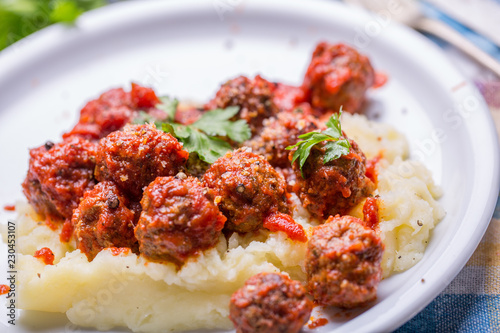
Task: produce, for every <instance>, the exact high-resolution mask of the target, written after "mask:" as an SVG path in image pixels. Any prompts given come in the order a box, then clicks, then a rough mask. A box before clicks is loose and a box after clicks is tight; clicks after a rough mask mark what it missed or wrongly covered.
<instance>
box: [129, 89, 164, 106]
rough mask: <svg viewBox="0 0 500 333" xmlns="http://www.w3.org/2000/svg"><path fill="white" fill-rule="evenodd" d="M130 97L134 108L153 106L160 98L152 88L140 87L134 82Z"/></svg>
mask: <svg viewBox="0 0 500 333" xmlns="http://www.w3.org/2000/svg"><path fill="white" fill-rule="evenodd" d="M130 97H131V98H132V103H133V104H134V105H135V107H136V108H153V107H155V106H156V104H158V103H160V99H159V98H158V97H157V96H156V94H155V92H154V90H153V89H151V88H147V87H142V86H140V85H138V84H136V83H132V90H131V91H130Z"/></svg>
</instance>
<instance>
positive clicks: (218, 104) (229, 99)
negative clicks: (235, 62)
mask: <svg viewBox="0 0 500 333" xmlns="http://www.w3.org/2000/svg"><path fill="white" fill-rule="evenodd" d="M274 88H275V85H274V84H273V83H271V82H269V81H267V80H265V79H263V78H261V77H260V76H259V75H257V76H256V77H255V78H254V79H253V80H250V79H248V78H247V77H245V76H239V77H237V78H235V79H232V80H229V81H227V82H226V83H224V84H223V85H222V86H221V88H220V89H219V91H218V92H217V94H216V95H215V98H214V99H213V100H211V101H210V102H209V103H207V105H206V108H207V109H216V108H221V109H224V108H227V107H228V106H239V107H240V110H239V112H238V114H237V115H236V116H235V117H236V118H240V119H245V120H246V121H247V123H248V125H249V126H250V129H251V130H252V133H256V132H257V131H258V129H259V128H261V127H262V121H263V120H264V119H266V118H269V117H271V116H273V115H275V114H276V113H278V108H277V107H276V105H275V104H274V102H273V90H274Z"/></svg>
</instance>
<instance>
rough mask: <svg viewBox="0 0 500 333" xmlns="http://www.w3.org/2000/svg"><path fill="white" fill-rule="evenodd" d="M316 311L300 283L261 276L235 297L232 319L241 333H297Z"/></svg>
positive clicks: (287, 279) (266, 275)
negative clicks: (313, 310)
mask: <svg viewBox="0 0 500 333" xmlns="http://www.w3.org/2000/svg"><path fill="white" fill-rule="evenodd" d="M312 308H313V303H312V302H311V301H310V300H309V298H307V296H306V290H305V288H304V287H303V286H302V284H300V282H298V281H294V280H291V279H290V278H289V277H288V276H286V275H284V274H279V273H260V274H257V275H254V276H252V277H251V278H250V279H248V280H247V281H246V282H245V285H244V286H243V287H242V288H240V289H238V290H237V291H236V292H235V293H234V294H233V295H232V296H231V302H230V306H229V318H230V319H231V321H232V322H233V323H234V326H235V327H236V332H238V333H253V332H259V333H281V332H287V333H293V332H299V331H300V329H301V328H302V326H304V324H305V323H306V322H307V321H308V320H309V317H310V316H311V311H312Z"/></svg>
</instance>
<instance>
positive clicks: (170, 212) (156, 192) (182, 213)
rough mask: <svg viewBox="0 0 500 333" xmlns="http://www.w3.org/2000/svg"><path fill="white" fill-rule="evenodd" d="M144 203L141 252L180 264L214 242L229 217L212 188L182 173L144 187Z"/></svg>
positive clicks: (139, 228) (139, 227)
mask: <svg viewBox="0 0 500 333" xmlns="http://www.w3.org/2000/svg"><path fill="white" fill-rule="evenodd" d="M141 205H142V208H143V210H142V213H141V217H140V219H139V223H138V224H137V227H136V229H135V235H136V237H137V239H138V240H139V246H140V248H139V250H140V252H141V253H142V254H143V255H144V256H146V257H147V258H149V259H151V260H155V261H170V262H173V263H175V264H176V265H177V266H181V265H182V264H183V263H184V262H185V261H186V260H187V259H188V258H189V257H190V256H193V255H196V254H197V253H198V252H199V251H203V250H206V249H209V248H211V247H213V246H215V244H216V243H217V241H218V240H219V235H220V234H221V230H222V228H223V227H224V222H225V221H226V218H225V217H224V215H222V214H221V212H220V211H219V209H218V208H217V206H216V205H215V204H214V202H213V195H212V193H211V191H210V190H209V189H207V188H204V187H203V186H202V185H201V183H200V182H199V180H198V179H197V178H193V177H187V178H186V175H185V174H183V173H179V174H178V175H177V176H176V177H158V178H156V179H155V180H154V181H153V182H152V183H151V184H149V186H148V187H147V188H146V190H145V191H144V196H143V198H142V200H141Z"/></svg>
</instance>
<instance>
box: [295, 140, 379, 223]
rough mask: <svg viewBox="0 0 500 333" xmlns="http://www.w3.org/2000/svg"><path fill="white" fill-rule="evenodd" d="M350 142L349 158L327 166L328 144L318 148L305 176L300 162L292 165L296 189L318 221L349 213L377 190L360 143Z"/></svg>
mask: <svg viewBox="0 0 500 333" xmlns="http://www.w3.org/2000/svg"><path fill="white" fill-rule="evenodd" d="M349 142H350V144H351V148H350V152H349V154H348V155H343V156H341V157H340V158H338V159H335V160H332V161H330V162H328V163H326V164H324V163H323V158H324V155H325V152H326V149H325V142H322V143H321V144H318V145H316V146H314V147H313V148H312V149H311V152H310V155H309V158H308V159H307V161H306V162H305V164H304V166H303V168H302V174H303V176H302V174H301V172H300V169H299V165H298V161H296V162H295V163H294V164H293V166H292V167H293V170H294V172H295V175H296V186H295V187H294V189H295V191H296V192H297V193H298V195H299V198H300V200H301V201H302V205H303V206H304V207H305V208H306V209H307V210H308V211H309V212H310V213H311V214H312V215H313V216H315V217H317V218H323V219H326V218H328V217H329V216H330V215H336V214H346V213H347V212H348V211H349V210H350V209H351V208H353V207H354V206H355V205H356V204H358V203H359V202H360V201H361V200H362V199H363V198H364V197H366V196H368V195H369V194H370V193H371V192H372V191H373V190H374V188H375V185H374V184H373V182H372V181H371V180H370V179H369V178H368V177H366V176H365V170H366V157H365V155H364V154H363V152H362V151H361V149H359V147H358V145H357V144H356V142H354V141H352V140H349ZM292 152H293V150H292Z"/></svg>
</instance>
